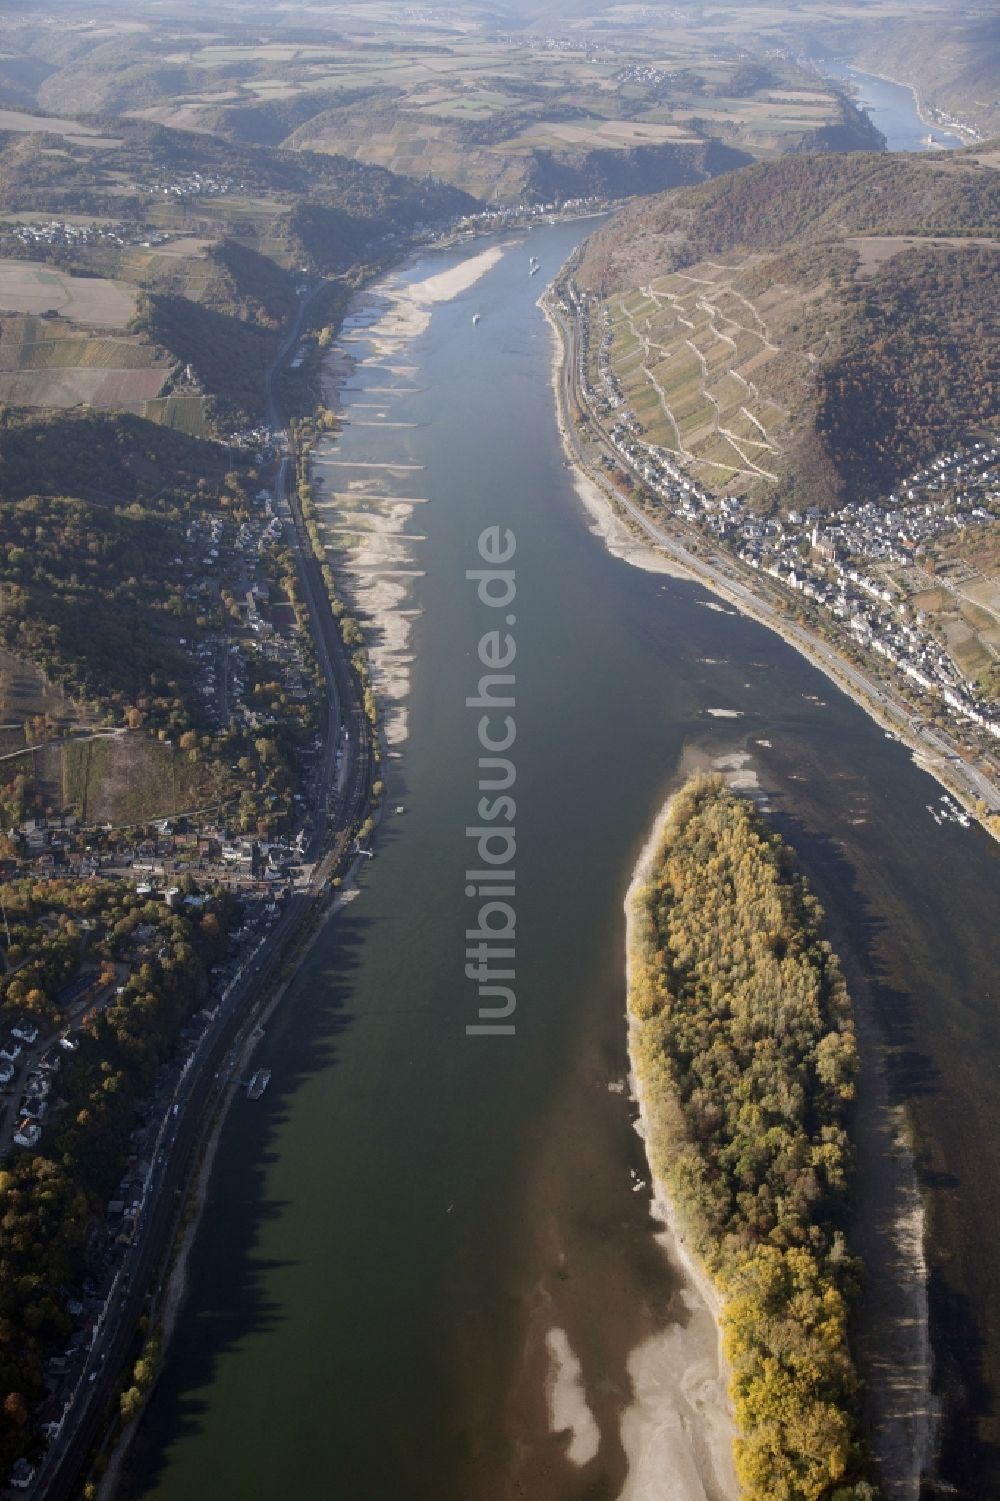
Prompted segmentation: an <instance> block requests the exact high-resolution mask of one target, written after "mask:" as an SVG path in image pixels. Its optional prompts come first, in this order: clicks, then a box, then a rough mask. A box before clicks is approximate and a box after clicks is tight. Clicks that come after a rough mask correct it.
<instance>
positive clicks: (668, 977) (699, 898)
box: [629, 776, 877, 1501]
mask: <svg viewBox="0 0 1000 1501" xmlns="http://www.w3.org/2000/svg"><path fill="white" fill-rule="evenodd" d="M822 924H823V913H822V909H821V908H820V906H819V903H818V902H817V900H816V898H815V897H814V896H813V895H812V894H811V892H810V891H809V889H808V887H807V885H806V883H805V880H804V879H803V877H802V875H801V874H800V873H799V872H798V870H797V868H796V865H795V861H794V856H793V853H792V851H791V849H790V848H789V847H788V846H787V845H786V844H785V843H784V842H783V841H782V839H781V838H780V836H779V835H778V834H776V833H775V832H774V831H773V830H771V829H770V828H769V826H768V824H767V822H766V821H765V820H764V818H763V817H762V816H761V815H760V814H759V813H758V812H757V811H756V809H755V808H754V807H753V805H752V804H751V803H750V802H749V801H748V800H747V799H746V798H744V797H742V796H740V795H738V794H737V793H735V792H733V791H732V790H730V788H729V787H727V785H726V784H725V782H724V781H723V780H722V779H721V778H718V777H704V776H698V777H695V778H693V779H692V780H691V781H689V782H688V783H687V784H686V786H685V787H684V788H683V789H682V791H681V792H680V793H679V794H678V795H677V796H676V797H675V798H674V799H673V800H672V802H671V804H670V806H669V810H668V813H667V815H666V818H665V820H664V822H663V825H662V829H661V831H660V835H659V838H658V840H656V841H654V843H653V846H652V853H651V856H650V857H649V860H648V863H647V866H646V869H645V871H644V873H643V875H642V877H641V879H640V882H639V884H638V885H637V886H636V887H635V888H634V889H633V893H632V908H631V913H630V964H629V1012H630V1050H631V1056H632V1064H633V1070H634V1074H635V1079H636V1085H637V1091H638V1095H639V1098H640V1101H641V1108H642V1117H643V1124H644V1129H645V1134H646V1143H647V1150H648V1154H649V1159H650V1167H651V1170H652V1172H653V1174H654V1177H655V1178H656V1180H657V1182H658V1184H659V1185H660V1186H661V1189H662V1191H663V1193H664V1194H665V1195H666V1197H667V1199H668V1200H669V1202H670V1204H671V1206H672V1208H673V1211H674V1213H675V1214H676V1217H677V1221H678V1225H679V1228H680V1230H681V1233H682V1235H683V1237H684V1240H685V1243H686V1245H687V1247H688V1248H689V1249H690V1251H691V1252H692V1253H693V1254H694V1256H695V1257H696V1258H697V1260H698V1261H699V1262H700V1263H701V1266H702V1267H703V1268H704V1270H705V1271H706V1272H707V1274H708V1276H709V1277H710V1279H711V1282H712V1284H713V1285H714V1288H715V1290H716V1292H717V1294H718V1302H719V1306H720V1310H721V1312H720V1323H721V1332H722V1339H723V1348H724V1352H725V1356H726V1360H727V1362H728V1366H729V1373H730V1396H731V1400H732V1405H733V1412H734V1417H735V1420H736V1425H737V1429H738V1435H739V1436H738V1438H737V1440H736V1455H735V1458H736V1469H737V1475H738V1479H739V1483H740V1491H741V1495H743V1496H744V1497H746V1498H747V1501H776V1498H779V1497H780V1498H786V1501H862V1498H871V1497H874V1496H876V1495H877V1491H876V1489H875V1488H874V1486H873V1485H872V1483H871V1471H870V1465H869V1457H868V1454H867V1450H866V1445H865V1443H864V1441H863V1438H862V1435H861V1429H860V1423H859V1408H860V1401H859V1394H860V1382H859V1377H858V1372H857V1369H856V1365H855V1361H854V1359H853V1357H852V1353H851V1349H850V1346H849V1340H848V1328H849V1321H850V1315H851V1307H852V1302H853V1300H854V1298H855V1295H856V1293H857V1290H858V1286H859V1276H860V1267H859V1265H858V1262H857V1260H856V1259H855V1258H854V1257H853V1256H852V1255H851V1254H850V1252H849V1250H848V1246H847V1231H848V1228H849V1223H850V1209H851V1202H850V1196H851V1178H852V1163H853V1155H854V1154H853V1147H852V1142H851V1140H850V1137H849V1133H848V1113H849V1109H850V1105H851V1101H852V1099H853V1096H854V1092H855V1080H856V1074H857V1047H856V1040H855V1028H854V1020H853V1014H852V1005H851V1001H850V998H849V996H848V993H847V989H846V986H845V983H844V979H843V976H842V974H841V970H840V965H839V963H838V960H837V958H836V956H835V954H834V953H833V951H832V949H831V946H830V944H829V942H828V941H827V940H826V939H825V938H824V937H823V934H822Z"/></svg>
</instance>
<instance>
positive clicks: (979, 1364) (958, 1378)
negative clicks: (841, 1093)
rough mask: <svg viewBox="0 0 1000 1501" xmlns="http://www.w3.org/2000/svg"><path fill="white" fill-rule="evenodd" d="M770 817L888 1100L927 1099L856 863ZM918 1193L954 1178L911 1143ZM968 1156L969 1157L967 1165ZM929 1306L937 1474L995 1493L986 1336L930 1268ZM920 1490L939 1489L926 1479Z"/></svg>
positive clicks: (905, 998)
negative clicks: (863, 1012) (987, 1429)
mask: <svg viewBox="0 0 1000 1501" xmlns="http://www.w3.org/2000/svg"><path fill="white" fill-rule="evenodd" d="M773 822H774V824H775V825H776V827H778V828H779V829H780V831H781V833H782V835H783V837H784V838H785V839H786V840H787V841H788V843H789V844H791V845H792V847H793V848H794V849H795V851H796V852H797V854H798V856H799V859H800V861H801V864H802V867H803V868H804V869H805V871H806V872H807V875H808V878H809V881H810V883H811V885H812V886H813V888H814V890H815V891H816V893H817V895H818V896H819V897H820V900H821V901H822V904H823V906H824V908H825V911H826V923H825V927H826V930H827V932H828V934H829V936H830V939H831V941H832V943H833V946H834V949H835V951H836V952H837V953H838V955H839V956H840V958H841V960H842V961H843V964H844V970H845V974H846V976H847V978H848V982H849V984H850V986H851V989H852V991H854V993H855V999H856V1001H857V1002H860V1003H861V1004H865V1005H866V1006H867V1007H868V1009H869V1011H870V1014H871V1015H872V1017H873V1019H874V1020H875V1022H876V1024H877V1028H878V1031H879V1034H880V1036H881V1040H882V1047H883V1055H884V1061H885V1064H886V1077H887V1082H888V1085H889V1094H890V1100H891V1102H892V1103H893V1104H894V1105H904V1106H906V1105H909V1104H910V1103H911V1102H914V1101H917V1100H920V1099H928V1098H930V1097H932V1096H934V1095H936V1094H938V1093H939V1092H940V1091H941V1090H942V1087H943V1079H942V1073H941V1070H940V1068H939V1067H938V1066H937V1065H936V1064H935V1063H934V1061H933V1060H932V1059H931V1058H930V1057H929V1056H928V1054H927V1053H926V1051H924V1050H923V1049H922V1048H921V1047H920V1046H919V1045H918V1044H917V1042H916V1041H915V1032H916V1026H917V1008H916V1004H915V1001H914V997H913V996H912V994H910V993H909V992H907V991H904V990H902V989H900V988H899V987H898V986H896V985H893V984H892V983H890V980H889V965H888V962H887V960H886V958H885V953H886V942H885V940H886V938H887V937H888V936H889V924H888V922H887V921H886V919H885V918H884V917H883V916H881V915H879V914H878V913H877V911H876V909H875V907H874V905H873V903H872V902H871V901H870V900H869V898H868V897H866V895H865V893H864V892H863V891H862V889H861V886H860V884H859V879H858V872H857V867H856V865H855V863H854V861H853V860H852V859H851V858H850V857H849V856H848V854H847V853H846V851H845V850H844V849H843V848H841V847H840V845H839V844H838V843H837V842H836V841H835V840H834V839H832V838H831V837H830V836H828V835H826V834H819V833H817V832H816V831H815V830H814V829H811V828H809V827H808V826H807V825H806V824H805V823H804V822H803V821H802V820H801V819H800V818H798V817H796V816H795V815H793V814H790V813H788V812H782V813H779V814H775V815H773ZM915 1166H916V1172H917V1182H918V1185H919V1188H920V1190H921V1192H922V1194H923V1195H924V1196H925V1199H926V1196H927V1195H928V1194H940V1193H948V1194H954V1193H955V1192H956V1191H957V1190H959V1189H961V1187H962V1186H963V1179H962V1176H961V1175H960V1174H959V1173H957V1172H955V1171H954V1167H952V1168H949V1169H943V1168H940V1167H936V1166H934V1165H933V1164H932V1163H931V1162H930V1161H929V1160H928V1159H927V1156H926V1154H924V1153H922V1152H920V1151H919V1150H918V1151H917V1154H916V1158H915ZM972 1167H973V1164H969V1168H970V1170H971V1168H972ZM928 1306H929V1319H930V1334H931V1343H932V1348H933V1350H934V1370H933V1389H934V1395H935V1397H936V1399H937V1400H938V1402H939V1403H940V1405H941V1412H942V1423H941V1427H940V1433H941V1449H940V1453H939V1456H938V1465H937V1468H938V1473H939V1475H940V1476H941V1479H942V1482H943V1484H944V1486H945V1487H946V1491H945V1492H941V1493H946V1494H948V1495H956V1494H957V1495H959V1496H962V1497H966V1498H968V1501H995V1497H996V1496H997V1495H998V1494H1000V1447H998V1446H997V1445H996V1444H995V1443H994V1442H992V1441H991V1440H990V1439H989V1437H987V1436H985V1435H984V1432H983V1423H984V1421H985V1420H986V1419H988V1418H989V1416H990V1415H991V1413H992V1411H993V1408H994V1404H995V1396H996V1394H995V1392H994V1390H993V1388H992V1385H991V1383H990V1382H989V1380H988V1379H987V1375H986V1368H987V1362H986V1340H985V1338H984V1335H983V1331H982V1328H981V1325H980V1323H979V1322H978V1321H977V1319H976V1316H975V1311H974V1307H973V1304H972V1301H971V1299H970V1298H969V1297H968V1296H967V1295H966V1294H964V1293H962V1292H960V1291H959V1290H958V1289H957V1288H955V1287H954V1286H952V1285H950V1284H949V1282H948V1280H947V1276H946V1273H945V1271H944V1270H943V1269H942V1268H941V1267H940V1266H938V1267H935V1266H933V1265H932V1266H931V1268H930V1270H929V1274H928ZM927 1494H928V1496H931V1495H935V1494H939V1492H938V1491H937V1489H936V1488H934V1486H933V1485H932V1486H931V1488H930V1489H929V1490H928V1492H927Z"/></svg>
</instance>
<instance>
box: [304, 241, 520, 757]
mask: <svg viewBox="0 0 1000 1501" xmlns="http://www.w3.org/2000/svg"><path fill="white" fill-rule="evenodd" d="M507 248H508V246H507V245H490V246H487V248H486V249H485V250H481V251H479V252H478V254H476V255H472V256H469V257H468V259H466V260H463V261H460V262H458V264H457V265H454V266H450V267H449V268H448V269H447V270H443V271H438V272H436V273H435V274H434V275H433V276H428V277H425V278H424V280H423V281H419V282H406V281H405V280H404V277H405V271H403V270H401V271H397V272H394V273H392V274H390V275H389V276H388V277H386V278H385V279H384V280H383V281H382V282H380V283H379V284H378V285H377V286H375V287H368V288H366V289H365V290H364V291H363V292H362V293H360V294H359V298H358V300H357V302H356V303H355V306H354V308H353V309H352V310H350V311H349V312H348V318H347V320H346V324H345V327H347V328H348V330H349V332H348V333H347V334H346V335H342V336H341V337H339V338H338V339H336V340H335V341H334V344H333V346H332V347H331V349H330V351H329V353H328V354H327V356H326V358H325V359H324V361H323V368H322V373H321V377H320V380H321V392H322V396H323V401H324V403H325V405H326V406H327V407H328V408H330V409H331V410H334V411H342V412H343V415H344V417H345V419H346V421H345V427H344V428H342V429H341V430H340V431H339V432H335V433H333V434H330V435H329V436H324V437H322V438H320V439H319V441H318V442H317V443H316V446H315V448H314V449H313V453H312V456H311V462H310V479H311V482H312V486H313V491H314V494H315V500H316V519H317V524H318V526H319V529H320V535H321V537H322V540H323V544H324V546H325V548H326V549H327V553H328V557H329V560H330V564H331V566H332V568H333V571H334V574H335V575H336V577H337V580H338V584H343V585H345V589H344V592H345V594H346V595H347V597H348V600H349V608H350V610H351V613H355V612H356V613H357V615H358V616H359V623H360V625H361V628H362V631H363V634H364V636H365V643H366V647H367V651H368V662H369V668H370V672H371V680H372V688H373V690H374V693H375V696H376V698H377V699H378V703H379V710H380V713H381V728H382V735H383V739H384V741H385V745H386V750H387V752H388V755H389V756H390V757H398V756H399V754H400V748H401V746H402V745H403V742H404V741H405V740H406V738H407V735H408V733H409V712H408V708H407V700H408V698H409V692H410V671H411V668H412V665H413V653H412V651H411V647H410V637H411V634H412V629H413V622H414V620H415V619H416V618H417V617H418V616H419V614H420V610H419V608H418V607H417V606H415V605H414V603H413V586H414V583H415V581H416V580H417V579H419V578H422V577H423V576H424V570H423V568H422V566H421V561H420V543H421V542H422V541H423V538H422V537H421V536H420V535H419V534H417V533H415V532H413V531H411V530H410V524H411V521H412V517H413V513H414V511H415V510H416V508H417V506H418V505H424V504H426V503H427V501H428V500H429V499H430V497H429V496H427V495H424V494H423V493H421V491H422V486H421V478H422V475H421V470H420V466H414V465H412V464H410V463H409V462H407V458H408V454H406V453H405V443H406V430H407V428H408V427H409V426H410V424H407V423H398V422H395V421H393V420H392V413H391V404H392V402H393V400H394V399H395V394H396V393H395V392H394V391H393V389H392V386H391V385H389V384H388V381H392V382H397V381H398V382H400V383H401V384H400V392H403V391H406V390H408V389H412V380H413V377H414V376H415V375H417V373H418V369H419V367H418V366H416V365H414V364H410V363H408V362H407V359H406V355H407V352H408V350H409V347H410V345H411V344H412V342H413V340H414V339H416V338H419V337H420V335H421V334H422V333H424V332H425V331H426V329H427V327H428V325H429V324H430V320H431V316H432V313H433V310H434V308H435V307H436V306H437V305H438V304H440V303H444V302H450V301H452V300H453V299H454V298H456V297H458V296H460V295H461V293H463V292H466V291H468V290H469V288H470V287H472V286H474V285H475V283H476V282H477V281H478V280H479V279H480V277H482V276H485V275H486V273H487V272H488V271H490V270H492V269H493V267H494V266H495V265H496V264H497V262H498V261H499V260H500V259H501V258H502V257H503V256H504V255H505V254H506V251H507ZM369 306H370V307H373V308H375V309H377V310H378V312H377V316H376V317H375V318H374V319H373V321H372V322H371V323H369V324H364V325H360V326H358V327H357V328H356V329H355V328H353V327H352V326H351V321H350V320H351V317H352V316H353V315H355V314H356V313H357V310H358V307H369ZM355 343H363V344H367V345H368V346H369V352H368V353H366V354H364V355H363V356H362V357H361V358H360V359H359V358H357V357H354V356H351V355H349V354H348V353H347V348H348V347H349V346H350V345H351V344H355ZM372 365H377V366H378V367H379V369H380V370H384V371H386V373H387V378H388V379H387V384H386V387H385V388H384V389H382V388H380V389H378V390H375V389H373V388H371V387H369V388H368V394H369V395H370V396H377V399H375V400H368V399H364V400H362V401H359V402H357V403H355V402H353V401H349V402H348V403H347V404H346V406H345V405H344V403H343V401H342V391H343V386H344V384H345V382H346V381H347V379H348V378H349V377H350V376H351V375H352V374H354V373H356V372H357V371H358V370H361V369H364V368H365V366H372ZM355 411H358V412H361V413H363V416H362V418H360V419H359V420H358V421H357V422H352V414H353V413H354V412H355ZM352 426H358V427H360V428H362V429H364V430H365V431H366V432H367V431H369V430H370V431H371V434H372V441H373V444H375V445H376V447H374V448H373V450H372V454H371V457H369V458H363V459H357V460H352V461H351V462H347V461H344V460H343V459H342V458H341V456H340V444H341V439H342V437H343V435H344V432H345V431H347V432H349V431H350V430H351V427H352ZM377 429H385V431H386V433H387V434H389V435H390V436H393V437H395V438H396V439H397V441H399V442H401V443H402V444H403V445H404V458H402V459H397V461H396V462H395V463H393V462H391V461H390V460H387V459H385V457H384V453H382V452H379V451H378V448H377V445H378V442H379V438H378V435H377V433H376V430H377ZM400 492H402V493H400Z"/></svg>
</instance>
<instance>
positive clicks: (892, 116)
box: [818, 62, 965, 151]
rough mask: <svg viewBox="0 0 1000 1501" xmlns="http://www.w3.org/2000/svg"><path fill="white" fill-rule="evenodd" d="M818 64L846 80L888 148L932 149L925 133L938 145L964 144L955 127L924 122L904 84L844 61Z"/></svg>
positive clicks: (911, 93) (910, 92)
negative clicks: (863, 71)
mask: <svg viewBox="0 0 1000 1501" xmlns="http://www.w3.org/2000/svg"><path fill="white" fill-rule="evenodd" d="M818 66H819V69H820V72H821V73H824V74H826V76H827V77H828V78H832V79H834V80H835V81H836V82H837V83H840V84H847V85H848V86H849V87H850V88H851V89H852V90H853V91H854V96H855V99H856V101H857V103H858V104H859V105H860V106H861V108H862V109H863V110H866V111H867V113H868V114H869V115H870V116H871V119H872V123H873V124H874V126H875V127H876V129H877V130H880V131H881V132H882V134H883V135H884V136H885V143H886V146H887V148H888V149H889V150H890V151H933V150H934V149H935V148H934V146H933V145H932V144H931V142H930V141H929V140H928V136H933V137H934V140H935V141H936V142H937V143H938V145H939V146H945V147H949V148H951V147H955V146H962V145H964V144H965V143H964V142H963V140H962V138H961V136H959V135H956V134H955V133H954V131H949V130H943V129H941V128H940V127H939V126H937V125H927V124H925V123H924V121H923V120H921V118H920V116H919V114H918V113H917V107H916V100H915V99H914V96H913V90H912V89H910V88H907V86H906V85H905V84H902V83H894V82H893V81H892V80H891V79H888V78H879V77H878V76H877V75H876V74H874V73H862V72H861V71H860V70H859V69H858V68H851V67H849V66H848V65H847V64H846V63H835V62H821V63H819V64H818Z"/></svg>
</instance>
